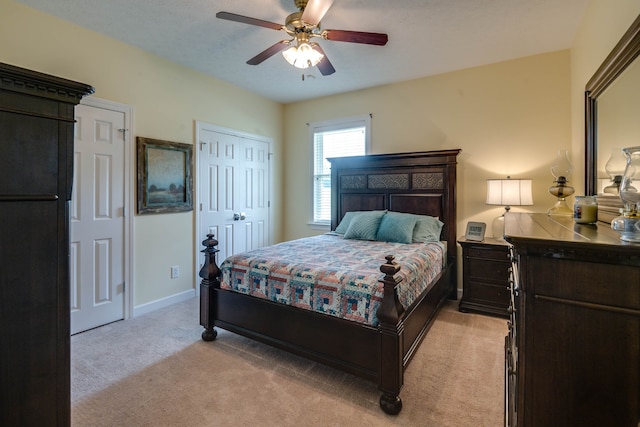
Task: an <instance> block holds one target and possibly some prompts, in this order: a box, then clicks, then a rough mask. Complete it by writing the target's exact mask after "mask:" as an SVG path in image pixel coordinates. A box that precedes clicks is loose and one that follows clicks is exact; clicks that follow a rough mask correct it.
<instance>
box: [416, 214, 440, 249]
mask: <svg viewBox="0 0 640 427" xmlns="http://www.w3.org/2000/svg"><path fill="white" fill-rule="evenodd" d="M416 216H418V217H419V218H418V221H417V222H416V227H415V228H414V229H413V238H412V241H413V242H414V243H425V242H439V241H440V233H442V227H443V226H444V223H442V221H440V220H439V219H438V218H436V217H433V216H427V215H416Z"/></svg>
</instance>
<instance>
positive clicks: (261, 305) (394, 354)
mask: <svg viewBox="0 0 640 427" xmlns="http://www.w3.org/2000/svg"><path fill="white" fill-rule="evenodd" d="M202 244H203V245H204V246H205V249H204V250H202V252H203V253H204V254H205V261H204V265H203V266H202V268H201V269H200V273H199V275H200V277H201V278H202V281H201V283H200V325H202V326H203V327H204V329H205V330H204V332H203V333H202V339H203V340H204V341H213V340H215V339H216V336H217V332H216V330H215V328H214V327H215V326H218V327H222V328H223V329H227V330H229V331H231V332H235V333H238V334H240V335H244V336H246V337H249V338H252V339H256V340H258V341H262V342H265V343H267V344H269V345H273V346H275V347H278V348H282V349H284V350H287V351H290V352H292V353H295V354H299V355H302V356H304V357H307V358H309V359H310V360H314V361H317V362H320V363H324V364H326V365H329V366H333V367H335V368H337V369H340V370H343V371H345V372H349V373H352V374H354V375H358V376H361V377H363V378H366V379H369V380H373V381H376V382H377V383H378V389H379V390H380V392H381V393H382V394H381V396H380V400H379V403H380V407H381V408H382V410H383V411H384V412H386V413H387V414H390V415H396V414H398V413H399V412H400V411H401V410H402V400H401V398H400V391H401V389H402V386H403V382H404V369H405V366H406V365H407V363H408V359H410V354H408V353H411V354H412V353H413V350H415V347H416V346H417V345H418V344H419V341H421V339H422V337H423V336H424V333H426V329H427V328H428V326H429V325H430V323H431V322H432V321H433V319H434V318H435V314H436V313H437V311H438V309H439V307H440V304H441V302H442V301H443V300H444V299H445V298H446V296H447V295H448V294H449V289H448V286H447V284H446V283H449V278H448V274H443V275H442V277H440V278H439V280H438V281H437V284H436V285H434V289H439V290H438V292H435V293H436V294H437V295H434V297H435V300H434V301H431V299H430V298H429V297H427V296H426V293H427V292H426V291H425V296H423V297H422V298H421V301H424V302H420V303H419V304H417V306H412V307H410V308H408V310H409V311H408V312H405V308H404V307H403V306H402V304H401V303H400V301H399V298H398V293H397V289H396V288H397V286H398V284H399V283H400V282H401V280H402V279H401V278H399V277H398V276H397V273H398V272H399V271H400V268H401V267H400V265H398V264H397V263H396V262H395V261H394V256H392V255H388V256H386V257H385V258H386V263H384V264H382V265H381V266H380V271H381V272H382V273H383V274H384V277H383V278H382V279H380V283H381V284H382V285H383V288H384V295H383V298H382V301H381V303H380V307H379V308H378V311H377V312H376V315H377V317H378V326H377V327H374V326H371V325H365V324H357V323H355V322H352V321H347V320H344V319H338V318H335V317H332V316H325V315H322V314H318V313H315V312H307V311H306V310H302V309H299V308H296V307H291V306H287V305H283V304H280V303H275V302H273V301H268V300H263V299H260V298H255V297H251V296H248V295H244V294H238V293H236V292H233V291H227V290H223V289H221V288H220V276H221V275H222V272H221V271H220V268H219V267H218V265H217V264H216V254H217V252H218V249H217V248H216V246H217V244H218V241H217V240H216V239H215V238H214V236H213V235H211V234H209V235H207V239H205V240H204V241H203V242H202ZM425 311H426V313H425ZM265 316H266V317H268V318H270V319H272V322H269V323H271V325H270V324H265V322H264V321H263V319H264V317H265ZM422 318H424V320H421V319H422ZM405 321H406V322H408V323H407V327H408V330H405ZM416 322H420V323H421V324H420V325H416ZM291 325H296V327H291ZM414 329H419V330H420V331H425V332H423V333H420V334H416V333H414V332H415V331H414ZM309 331H313V333H311V334H310V333H309ZM407 340H410V341H412V342H410V343H408V342H406V341H407ZM406 347H408V348H410V349H411V351H410V352H407V351H406ZM340 349H341V350H340Z"/></svg>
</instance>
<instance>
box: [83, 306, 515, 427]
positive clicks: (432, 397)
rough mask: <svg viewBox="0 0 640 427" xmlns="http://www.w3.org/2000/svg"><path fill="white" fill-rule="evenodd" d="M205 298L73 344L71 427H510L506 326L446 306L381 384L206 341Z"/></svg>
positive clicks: (268, 350) (249, 344)
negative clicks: (399, 378)
mask: <svg viewBox="0 0 640 427" xmlns="http://www.w3.org/2000/svg"><path fill="white" fill-rule="evenodd" d="M198 319H199V317H198V301H197V299H195V298H194V299H190V300H188V301H185V302H181V303H178V304H174V305H172V306H170V307H167V308H164V309H161V310H157V311H155V312H152V313H149V314H146V315H144V316H140V317H138V318H135V319H131V320H125V321H120V322H116V323H112V324H109V325H106V326H103V327H100V328H97V329H93V330H90V331H87V332H84V333H81V334H78V335H74V336H73V337H71V381H72V382H71V390H72V391H71V400H72V426H74V427H81V426H108V427H111V426H193V427H199V426H395V425H398V426H409V425H411V426H427V427H431V426H433V427H447V426H452V427H453V426H455V427H465V426H473V427H477V426H488V427H496V426H501V425H503V395H504V384H503V383H504V336H505V334H506V321H505V320H504V319H499V318H494V317H488V316H482V315H478V314H463V313H460V312H458V311H457V301H449V302H448V303H447V305H446V306H445V307H444V308H443V310H442V311H441V312H440V314H439V315H438V318H437V319H436V321H435V322H434V324H433V326H432V328H431V330H430V331H429V333H428V334H427V336H426V338H425V340H424V341H423V342H422V345H421V346H420V348H419V349H418V351H417V352H416V355H415V357H414V358H413V360H412V362H411V363H410V365H409V367H408V368H407V371H406V372H405V380H404V388H403V390H402V392H401V394H400V396H401V398H402V400H403V409H402V411H401V412H400V414H399V415H397V416H390V415H387V414H385V413H384V412H382V410H381V409H380V407H379V405H378V399H379V396H380V394H379V392H378V390H377V387H376V385H375V384H373V383H371V382H368V381H365V380H362V379H360V378H357V377H354V376H352V375H349V374H345V373H342V372H340V371H337V370H335V369H332V368H329V367H326V366H323V365H320V364H318V363H314V362H310V361H308V360H305V359H303V358H300V357H297V356H294V355H291V354H288V353H286V352H283V351H281V350H278V349H274V348H272V347H269V346H267V345H264V344H261V343H257V342H254V341H252V340H249V339H246V338H243V337H241V336H238V335H236V334H232V333H230V332H226V331H224V330H220V329H219V328H217V330H218V338H217V339H216V340H215V341H213V342H204V341H202V340H201V339H200V334H201V332H202V328H201V327H200V326H199V325H198Z"/></svg>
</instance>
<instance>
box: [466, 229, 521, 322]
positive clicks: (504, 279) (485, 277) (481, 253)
mask: <svg viewBox="0 0 640 427" xmlns="http://www.w3.org/2000/svg"><path fill="white" fill-rule="evenodd" d="M458 243H459V244H460V246H462V299H461V300H460V305H459V309H460V311H462V312H468V311H474V312H478V313H485V314H493V315H497V316H503V317H507V316H508V313H507V309H508V307H509V267H510V266H511V263H510V261H509V245H508V243H507V242H506V241H504V240H500V239H494V238H491V237H485V239H484V240H483V241H482V242H477V241H472V240H466V239H465V238H464V237H461V238H460V239H459V240H458Z"/></svg>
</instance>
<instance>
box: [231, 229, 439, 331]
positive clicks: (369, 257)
mask: <svg viewBox="0 0 640 427" xmlns="http://www.w3.org/2000/svg"><path fill="white" fill-rule="evenodd" d="M387 255H394V256H395V262H397V263H398V264H399V265H400V266H401V269H400V272H399V273H398V277H402V279H403V280H402V282H401V283H400V284H399V285H398V296H399V299H400V302H401V303H402V305H403V306H404V307H405V308H406V307H408V306H409V305H411V303H412V302H413V301H414V299H415V298H416V297H417V296H419V295H420V294H421V293H422V291H423V290H425V289H426V288H427V286H428V285H429V284H430V283H431V282H432V280H433V279H434V278H435V277H436V276H437V275H438V274H439V273H440V272H441V271H442V268H443V266H444V265H445V263H446V248H445V246H444V244H443V243H441V242H432V243H412V244H402V243H387V242H377V241H365V240H347V239H344V238H342V236H339V235H336V234H334V233H327V234H322V235H319V236H314V237H307V238H303V239H298V240H292V241H288V242H284V243H279V244H276V245H272V246H268V247H264V248H260V249H257V250H254V251H250V252H245V253H241V254H237V255H233V256H231V257H229V258H227V259H226V260H225V261H224V262H223V263H222V265H221V266H220V269H221V270H222V283H221V287H222V288H223V289H228V290H233V291H236V292H241V293H244V294H248V295H253V296H255V297H259V298H265V299H268V300H271V301H276V302H279V303H282V304H288V305H292V306H294V307H299V308H303V309H307V310H313V311H316V312H319V313H324V314H328V315H331V316H336V317H340V318H343V319H347V320H352V321H356V322H361V323H366V324H370V325H373V326H376V325H377V323H378V320H377V318H376V311H377V310H378V307H379V305H380V302H381V300H382V295H383V287H382V284H381V283H379V280H380V279H382V277H383V276H384V274H382V273H381V272H380V266H381V265H382V264H384V263H385V262H386V261H385V256H387Z"/></svg>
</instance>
